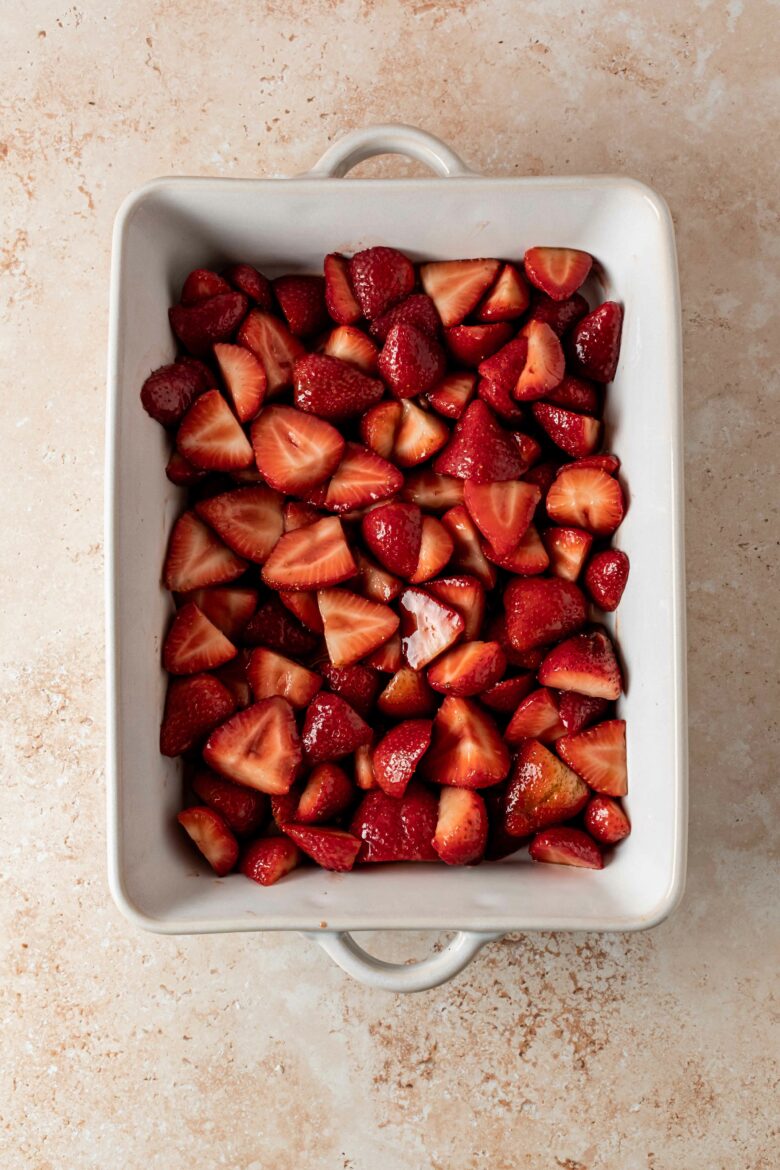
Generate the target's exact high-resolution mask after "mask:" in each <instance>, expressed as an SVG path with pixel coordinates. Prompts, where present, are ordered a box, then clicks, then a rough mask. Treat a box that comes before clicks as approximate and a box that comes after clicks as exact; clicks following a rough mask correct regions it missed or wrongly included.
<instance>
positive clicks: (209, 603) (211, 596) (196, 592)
mask: <svg viewBox="0 0 780 1170" xmlns="http://www.w3.org/2000/svg"><path fill="white" fill-rule="evenodd" d="M179 601H182V602H187V601H194V602H195V604H196V605H197V607H198V609H199V610H201V611H202V612H203V613H205V615H206V617H207V618H208V619H209V621H210V622H213V623H214V625H215V626H216V627H217V629H220V630H221V631H222V633H223V634H224V635H225V636H226V637H227V638H230V640H231V642H235V640H236V639H237V638H238V637H239V636H240V634H241V631H242V630H243V628H244V626H245V625H246V623H247V622H248V621H249V619H250V618H251V616H252V614H253V613H254V612H255V610H256V609H257V601H258V592H257V590H256V589H247V588H244V587H243V586H239V585H236V586H232V587H230V588H226V589H225V588H216V589H193V590H191V591H190V592H189V593H183V594H182V595H181V597H180V598H178V599H177V604H178V602H179Z"/></svg>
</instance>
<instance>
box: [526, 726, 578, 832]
mask: <svg viewBox="0 0 780 1170" xmlns="http://www.w3.org/2000/svg"><path fill="white" fill-rule="evenodd" d="M587 800H588V789H587V785H585V784H583V782H582V780H581V779H580V777H579V776H578V775H577V774H576V772H573V771H572V770H571V768H567V766H566V764H563V763H561V761H560V760H559V759H558V758H557V757H556V756H554V755H553V753H552V752H551V751H549V749H548V748H546V747H544V746H543V744H541V743H539V741H538V740H536V739H526V740H525V741H524V742H523V744H522V747H521V748H520V751H519V752H518V754H517V759H516V760H515V765H514V767H513V769H512V775H511V776H510V777H509V783H508V784H507V786H506V827H507V830H508V832H509V833H511V835H512V836H513V837H527V836H528V835H529V833H533V832H535V830H537V829H542V828H544V827H545V826H547V825H554V824H557V823H558V822H559V821H567V820H569V819H570V818H571V817H575V816H576V815H577V814H578V813H579V812H581V811H582V809H583V808H584V807H585V804H586V803H587Z"/></svg>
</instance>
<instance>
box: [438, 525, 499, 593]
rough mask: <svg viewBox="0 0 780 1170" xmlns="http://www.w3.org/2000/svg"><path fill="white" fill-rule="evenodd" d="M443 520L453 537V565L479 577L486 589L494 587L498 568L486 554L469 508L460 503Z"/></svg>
mask: <svg viewBox="0 0 780 1170" xmlns="http://www.w3.org/2000/svg"><path fill="white" fill-rule="evenodd" d="M441 521H442V524H443V525H444V527H445V528H446V529H447V531H448V532H449V534H450V536H451V537H452V542H453V545H454V549H453V553H452V558H451V559H452V563H453V565H455V566H456V567H457V568H458V569H461V570H463V572H465V573H468V574H473V575H474V576H475V577H478V578H479V580H480V581H481V582H482V584H483V586H484V587H485V588H486V589H492V588H493V586H494V585H495V583H496V570H495V569H494V568H493V566H492V565H491V564H490V561H488V559H487V557H486V556H485V553H484V551H483V549H482V543H481V541H480V538H479V529H478V528H477V526H476V524H475V523H474V521H473V520H472V519H471V516H470V515H469V512H468V509H467V508H465V507H464V506H463V504H459V505H458V506H457V507H455V508H450V510H449V512H445V513H444V515H443V516H442V518H441Z"/></svg>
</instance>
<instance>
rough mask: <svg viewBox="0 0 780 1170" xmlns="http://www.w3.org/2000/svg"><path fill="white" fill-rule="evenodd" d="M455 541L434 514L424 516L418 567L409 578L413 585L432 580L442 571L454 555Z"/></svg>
mask: <svg viewBox="0 0 780 1170" xmlns="http://www.w3.org/2000/svg"><path fill="white" fill-rule="evenodd" d="M454 548H455V543H454V541H453V539H452V537H451V536H450V534H449V532H448V531H447V529H446V528H445V527H444V525H443V524H442V523H441V521H440V520H437V519H436V518H435V517H434V516H423V522H422V541H421V543H420V556H419V558H418V560H417V568H416V569H415V570H414V572H413V573H412V575H411V577H410V578H409V580H410V582H411V584H412V585H419V584H421V583H422V582H423V581H430V579H431V578H432V577H435V576H436V575H437V573H440V572H441V571H442V569H443V568H444V567H445V565H446V564H447V563H448V561H449V559H450V557H451V556H452V553H453V550H454Z"/></svg>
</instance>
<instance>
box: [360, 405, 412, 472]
mask: <svg viewBox="0 0 780 1170" xmlns="http://www.w3.org/2000/svg"><path fill="white" fill-rule="evenodd" d="M402 409H403V408H402V405H401V403H400V402H378V403H377V405H376V406H372V407H371V409H370V410H367V411H366V413H365V414H364V415H363V417H362V418H361V420H360V437H361V438H362V440H363V442H364V443H365V444H366V446H367V447H370V448H371V450H372V451H374V452H375V453H376V454H377V455H381V457H382V458H383V459H389V458H390V457H391V455H392V454H393V448H394V446H395V436H396V432H397V430H398V427H399V426H400V423H401V414H402Z"/></svg>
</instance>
